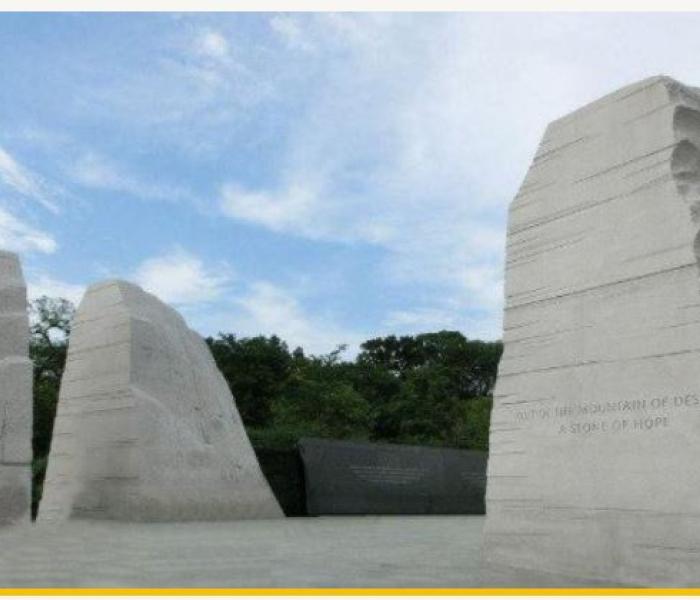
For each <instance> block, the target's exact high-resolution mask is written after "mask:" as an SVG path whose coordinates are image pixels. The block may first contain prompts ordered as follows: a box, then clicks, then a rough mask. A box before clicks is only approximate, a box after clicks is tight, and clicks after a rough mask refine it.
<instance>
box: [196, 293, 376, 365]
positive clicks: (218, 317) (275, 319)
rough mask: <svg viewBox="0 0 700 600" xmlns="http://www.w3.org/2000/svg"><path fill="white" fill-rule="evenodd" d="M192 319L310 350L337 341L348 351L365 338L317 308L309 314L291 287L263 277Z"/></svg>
mask: <svg viewBox="0 0 700 600" xmlns="http://www.w3.org/2000/svg"><path fill="white" fill-rule="evenodd" d="M193 323H194V324H195V325H196V326H197V327H198V329H199V330H201V331H205V332H208V333H217V332H219V331H222V332H232V333H235V334H236V335H238V336H241V337H249V336H256V335H277V336H279V337H280V338H281V339H283V340H284V341H286V342H287V343H288V344H289V346H290V348H292V349H293V348H295V347H297V346H301V347H302V348H303V349H304V351H305V352H307V353H310V354H327V353H328V352H331V351H332V350H334V349H335V348H336V347H337V346H338V345H339V344H347V345H348V352H349V354H351V355H352V354H354V353H356V352H357V349H358V347H359V344H360V343H361V342H363V341H364V340H365V339H367V336H365V335H364V334H362V333H359V332H357V331H353V330H350V329H347V328H345V327H342V326H341V325H340V324H338V323H337V322H336V321H335V320H334V319H333V318H332V317H330V316H328V315H324V314H323V313H322V312H320V311H315V312H314V313H313V314H312V313H311V312H310V311H309V310H308V309H306V308H305V307H304V306H303V304H302V302H301V301H300V299H299V298H298V296H297V294H296V293H294V291H293V290H290V289H288V288H285V287H283V286H280V285H277V284H274V283H272V282H269V281H264V280H259V281H254V282H252V283H251V284H249V285H247V286H246V287H245V289H244V290H242V291H240V292H238V293H237V294H236V295H235V296H234V297H233V300H232V305H231V308H230V309H228V310H224V311H218V312H215V313H209V314H199V315H196V316H195V317H194V318H193Z"/></svg>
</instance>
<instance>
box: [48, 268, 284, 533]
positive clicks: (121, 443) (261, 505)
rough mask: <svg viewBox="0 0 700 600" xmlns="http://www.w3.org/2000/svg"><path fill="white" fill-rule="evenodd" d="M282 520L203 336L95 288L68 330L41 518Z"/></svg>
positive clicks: (158, 305) (124, 287)
mask: <svg viewBox="0 0 700 600" xmlns="http://www.w3.org/2000/svg"><path fill="white" fill-rule="evenodd" d="M282 516H283V514H282V511H281V510H280V508H279V505H278V503H277V501H276V499H275V497H274V495H273V493H272V491H271V490H270V487H269V485H268V483H267V481H266V480H265V478H264V476H263V474H262V472H261V470H260V467H259V465H258V462H257V459H256V457H255V453H254V452H253V449H252V447H251V445H250V442H249V440H248V437H247V436H246V432H245V429H244V427H243V423H242V421H241V418H240V416H239V414H238V411H237V410H236V407H235V404H234V400H233V397H232V395H231V392H230V391H229V388H228V385H227V384H226V381H225V380H224V378H223V376H222V375H221V373H220V372H219V370H218V368H217V366H216V364H215V362H214V359H213V357H212V355H211V353H210V351H209V349H208V347H207V345H206V344H205V342H204V340H203V339H202V338H201V337H200V336H199V335H198V334H196V333H195V332H194V331H192V330H190V329H189V328H188V327H187V325H186V324H185V321H184V319H183V318H182V317H181V316H180V315H179V314H178V313H177V312H176V311H175V310H174V309H172V308H171V307H169V306H167V305H165V304H163V303H162V302H161V301H160V300H158V299H157V298H156V297H155V296H153V295H151V294H148V293H146V292H144V291H143V290H142V289H141V288H139V287H137V286H135V285H132V284H129V283H126V282H123V281H108V282H105V283H99V284H96V285H93V286H91V287H90V288H89V289H88V290H87V292H86V294H85V296H84V298H83V301H82V302H81V304H80V307H79V308H78V311H77V313H76V317H75V321H74V323H73V328H72V333H71V338H70V343H69V347H68V358H67V363H66V370H65V374H64V376H63V381H62V383H61V391H60V398H59V403H58V412H57V416H56V422H55V425H54V431H53V438H52V443H51V451H50V454H49V464H48V471H47V476H46V481H45V483H44V494H43V498H42V500H41V504H40V509H39V520H40V521H57V520H59V521H60V520H66V519H70V518H89V519H115V520H124V521H181V520H182V521H184V520H227V519H247V518H276V517H282Z"/></svg>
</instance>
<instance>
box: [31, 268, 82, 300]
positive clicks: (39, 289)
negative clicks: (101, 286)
mask: <svg viewBox="0 0 700 600" xmlns="http://www.w3.org/2000/svg"><path fill="white" fill-rule="evenodd" d="M84 293H85V286H84V285H77V284H74V283H68V282H66V281H61V280H59V279H54V278H53V277H51V276H49V275H45V274H42V275H39V276H38V277H36V278H33V279H30V280H29V281H28V283H27V295H28V296H29V300H30V301H31V300H35V299H36V298H41V297H42V296H48V297H49V298H65V299H66V300H70V301H71V302H72V303H73V304H74V305H75V306H78V304H80V301H81V300H82V298H83V294H84Z"/></svg>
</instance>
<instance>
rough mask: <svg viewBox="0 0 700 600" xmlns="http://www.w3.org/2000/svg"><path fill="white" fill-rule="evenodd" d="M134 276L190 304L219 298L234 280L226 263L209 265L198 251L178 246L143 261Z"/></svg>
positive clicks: (175, 301) (164, 295) (154, 290)
mask: <svg viewBox="0 0 700 600" xmlns="http://www.w3.org/2000/svg"><path fill="white" fill-rule="evenodd" d="M132 278H133V280H134V281H135V282H136V283H138V284H139V285H140V286H141V287H143V288H144V289H145V290H147V291H149V292H151V293H153V294H155V295H156V296H158V298H160V299H161V300H163V301H164V302H168V303H171V304H176V305H182V306H189V305H197V304H202V303H207V302H213V301H215V300H217V299H219V298H220V297H221V295H222V294H223V293H224V291H225V290H226V288H227V286H228V285H229V283H230V281H231V272H230V268H229V267H227V266H225V265H219V266H217V267H216V268H210V267H207V266H205V265H204V263H203V262H202V260H201V259H199V258H198V257H196V256H195V255H193V254H191V253H189V252H187V251H186V250H184V249H182V248H174V249H173V250H172V251H170V252H168V253H166V254H163V255H161V256H156V257H153V258H149V259H147V260H145V261H144V262H142V263H141V265H140V266H139V267H138V268H137V269H136V271H135V272H134V274H133V277H132Z"/></svg>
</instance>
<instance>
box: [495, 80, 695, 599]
mask: <svg viewBox="0 0 700 600" xmlns="http://www.w3.org/2000/svg"><path fill="white" fill-rule="evenodd" d="M699 229H700V90H698V89H696V88H690V87H686V86H684V85H681V84H680V83H678V82H676V81H674V80H672V79H669V78H667V77H654V78H651V79H647V80H645V81H641V82H639V83H636V84H634V85H630V86H628V87H626V88H624V89H621V90H619V91H617V92H614V93H613V94H610V95H609V96H606V97H604V98H602V99H600V100H598V101H596V102H593V103H592V104H589V105H587V106H584V107H583V108H581V109H579V110H576V111H575V112H573V113H571V114H569V115H567V116H565V117H563V118H561V119H559V120H557V121H554V122H553V123H551V124H550V125H549V127H548V128H547V130H546V132H545V134H544V138H543V139H542V141H541V143H540V147H539V149H538V150H537V153H536V155H535V157H534V159H533V161H532V164H531V166H530V169H529V171H528V173H527V175H526V177H525V180H524V182H523V184H522V186H521V188H520V190H519V192H518V194H517V196H516V197H515V199H514V200H513V203H512V204H511V207H510V213H509V225H508V243H507V261H506V277H505V279H506V292H505V293H506V306H505V318H504V346H505V348H504V354H503V359H502V361H501V364H500V367H499V374H498V382H497V386H496V391H495V397H494V407H493V413H492V418H491V434H490V458H489V465H488V485H487V497H486V507H487V518H486V525H485V534H484V545H483V573H484V583H486V584H489V585H504V584H505V585H516V586H523V585H641V586H667V585H672V586H676V585H678V586H686V585H692V586H698V585H700V566H699V563H698V557H699V556H700V554H699V553H700V468H698V464H697V463H698V457H700V277H699V276H700V270H699V262H700V237H699V235H698V230H699Z"/></svg>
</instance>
